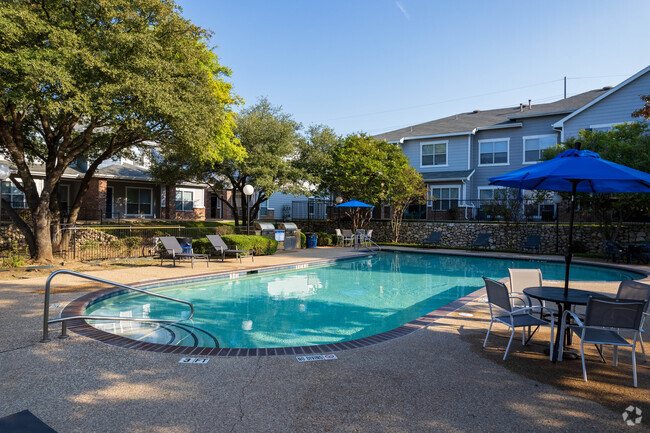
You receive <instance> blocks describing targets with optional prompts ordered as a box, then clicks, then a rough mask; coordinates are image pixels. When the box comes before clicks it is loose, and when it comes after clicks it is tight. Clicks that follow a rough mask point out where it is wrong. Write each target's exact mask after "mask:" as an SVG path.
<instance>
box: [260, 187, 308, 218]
mask: <svg viewBox="0 0 650 433" xmlns="http://www.w3.org/2000/svg"><path fill="white" fill-rule="evenodd" d="M294 200H302V201H306V200H307V197H305V196H304V195H298V196H295V195H292V194H282V193H281V192H276V193H275V194H273V195H271V197H269V200H268V207H269V209H274V210H275V219H278V220H280V219H282V208H283V207H284V206H289V209H291V202H292V201H294ZM290 215H291V214H290ZM289 218H292V216H289Z"/></svg>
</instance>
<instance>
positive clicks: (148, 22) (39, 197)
mask: <svg viewBox="0 0 650 433" xmlns="http://www.w3.org/2000/svg"><path fill="white" fill-rule="evenodd" d="M0 27H2V29H3V34H2V35H0V86H1V87H2V89H3V91H2V94H1V95H0V103H1V104H2V105H1V106H0V150H1V151H2V152H3V153H5V154H6V155H7V156H8V157H9V159H10V160H11V162H12V163H13V164H15V166H16V171H17V175H15V176H12V178H11V180H12V181H13V182H14V184H15V185H16V187H17V188H18V189H20V190H21V191H22V192H23V193H24V194H25V198H26V201H27V205H28V207H29V211H30V214H31V216H30V220H28V221H25V220H22V219H21V218H20V217H19V216H18V215H17V214H16V212H14V211H13V209H11V207H10V206H9V205H8V203H6V202H4V201H3V202H2V205H3V210H6V211H8V212H9V213H10V215H11V218H12V219H13V220H14V222H15V223H16V224H17V225H18V227H19V228H20V229H21V231H22V232H23V234H24V235H25V237H26V239H27V243H28V245H29V247H30V251H31V254H32V256H33V257H34V258H35V259H37V260H39V261H48V260H51V259H52V242H51V232H50V224H51V223H55V222H56V221H58V217H59V215H58V203H57V191H58V185H59V182H60V180H61V176H62V174H63V172H64V171H65V170H66V168H68V167H69V166H70V165H71V164H72V163H73V162H75V161H76V160H81V159H83V160H87V161H88V162H89V166H88V169H87V171H86V173H85V176H84V178H83V180H82V183H81V188H80V190H79V193H78V194H77V196H76V197H74V200H73V203H72V206H71V211H70V216H69V217H68V219H67V221H66V222H67V223H74V222H75V221H76V219H77V215H78V212H79V209H80V207H81V204H82V202H83V199H84V194H85V193H86V191H87V190H88V187H89V182H90V180H91V178H92V176H93V175H94V173H95V171H96V170H97V167H98V166H99V165H100V164H101V163H102V162H103V161H105V160H107V159H109V158H111V157H112V156H114V155H119V154H120V153H121V152H128V151H129V149H132V148H133V147H134V146H141V145H143V144H145V143H146V142H155V143H157V146H158V148H159V149H160V150H162V151H168V150H170V149H175V150H177V151H178V152H182V153H184V154H185V155H193V157H195V155H197V154H198V155H200V158H203V159H205V160H219V159H222V158H224V157H226V156H229V155H231V154H237V153H238V152H239V151H238V147H237V146H236V144H235V143H234V141H233V140H232V131H231V129H232V126H233V119H232V117H233V114H232V112H231V107H232V106H233V104H235V103H237V99H236V98H235V97H234V96H233V95H232V94H231V86H230V84H228V83H226V82H225V81H224V80H223V78H224V77H225V76H228V75H229V73H230V71H229V70H228V69H227V68H225V67H223V66H221V65H220V64H219V62H218V60H217V56H216V55H215V54H214V53H213V52H212V51H210V50H209V49H208V47H207V43H208V42H209V37H210V34H209V32H207V31H206V30H204V29H202V28H200V27H197V26H195V25H193V24H191V23H190V22H189V21H188V20H186V19H184V18H183V17H182V16H181V15H180V13H179V10H178V8H177V7H176V5H175V4H174V3H173V2H172V1H163V0H105V1H99V2H98V1H91V0H70V1H60V0H43V1H39V2H35V1H30V0H16V1H11V2H2V4H1V5H0ZM33 164H38V165H41V166H42V167H43V168H44V169H45V179H44V181H43V188H42V189H41V190H40V191H39V189H38V188H37V185H36V182H35V177H34V174H33Z"/></svg>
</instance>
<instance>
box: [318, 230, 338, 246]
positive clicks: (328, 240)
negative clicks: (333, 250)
mask: <svg viewBox="0 0 650 433" xmlns="http://www.w3.org/2000/svg"><path fill="white" fill-rule="evenodd" d="M316 236H317V237H318V239H317V241H316V244H317V245H318V246H319V247H328V246H330V245H334V244H336V235H331V234H329V233H325V232H318V233H317V234H316Z"/></svg>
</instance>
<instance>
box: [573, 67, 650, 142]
mask: <svg viewBox="0 0 650 433" xmlns="http://www.w3.org/2000/svg"><path fill="white" fill-rule="evenodd" d="M648 94H650V72H647V73H646V74H644V75H642V76H641V77H639V78H637V79H636V80H634V81H632V82H631V83H629V84H627V85H626V86H624V87H622V88H620V89H618V90H617V91H616V92H614V93H612V94H611V95H609V96H607V97H606V98H605V99H602V100H600V101H598V102H597V103H596V104H594V105H592V106H591V107H589V108H587V109H586V110H584V111H583V112H581V113H579V114H577V115H576V116H575V117H572V118H571V119H569V120H568V121H566V122H565V123H564V128H563V130H564V138H565V139H568V138H570V137H577V136H578V131H580V130H581V129H586V128H590V127H591V126H593V125H602V124H610V123H611V124H619V123H624V122H631V121H636V122H638V121H639V120H641V119H639V118H638V117H632V112H633V111H635V110H638V109H639V108H641V107H642V106H643V101H641V99H640V98H641V96H642V95H648Z"/></svg>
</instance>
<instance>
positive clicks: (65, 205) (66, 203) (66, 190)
mask: <svg viewBox="0 0 650 433" xmlns="http://www.w3.org/2000/svg"><path fill="white" fill-rule="evenodd" d="M59 209H60V210H61V212H62V213H63V214H64V215H65V214H67V213H68V211H69V210H70V185H59Z"/></svg>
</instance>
